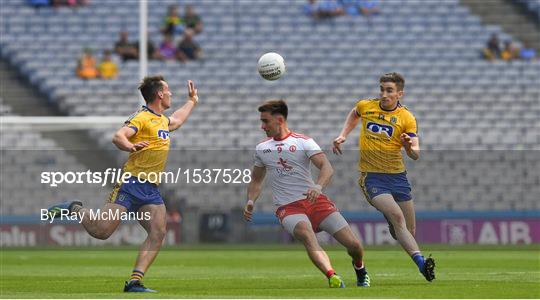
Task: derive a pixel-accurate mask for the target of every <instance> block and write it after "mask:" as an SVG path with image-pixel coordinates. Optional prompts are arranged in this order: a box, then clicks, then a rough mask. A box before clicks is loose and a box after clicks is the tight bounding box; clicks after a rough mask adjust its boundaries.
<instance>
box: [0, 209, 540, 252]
mask: <svg viewBox="0 0 540 300" xmlns="http://www.w3.org/2000/svg"><path fill="white" fill-rule="evenodd" d="M238 213H239V211H234V212H231V213H223V212H216V213H203V214H200V215H198V216H197V217H195V218H189V217H187V216H188V215H185V216H186V217H187V218H185V219H182V220H181V221H170V222H168V226H167V228H168V229H167V235H166V239H165V245H179V244H184V243H189V244H190V243H205V242H210V243H246V242H253V243H291V242H293V239H292V238H291V237H290V236H289V235H288V234H287V233H285V232H284V231H283V230H282V229H281V226H280V225H279V224H278V223H277V220H276V218H275V217H274V216H273V215H271V214H256V215H255V216H254V222H253V223H252V224H247V223H245V222H243V221H241V218H239V217H238ZM343 215H344V216H345V217H346V219H347V220H349V223H350V224H351V227H352V229H353V231H354V232H355V233H356V234H357V235H358V236H359V237H360V238H361V239H362V241H363V243H364V244H365V245H394V244H396V241H395V240H394V239H393V238H392V237H391V235H390V233H389V231H388V224H387V223H386V221H385V220H384V218H382V217H381V216H380V215H378V214H377V213H354V212H343ZM37 220H39V217H38V216H25V217H22V216H17V217H3V218H2V221H1V223H0V231H1V235H0V236H1V238H0V245H1V246H2V247H34V246H104V245H137V244H140V243H141V242H142V241H143V240H144V239H145V237H146V235H145V233H144V230H143V229H142V228H141V227H140V226H138V225H137V224H136V222H127V223H125V224H123V225H121V226H120V228H119V230H118V231H117V232H116V233H115V234H113V235H112V236H111V237H110V238H109V239H107V240H105V241H101V240H97V239H94V238H92V237H91V236H89V235H88V234H87V233H86V232H85V231H84V229H83V228H82V227H81V225H80V224H78V223H77V221H71V222H67V221H66V222H61V223H55V224H50V223H48V222H42V221H37ZM416 236H417V240H418V242H419V243H430V244H449V245H458V244H478V245H517V244H526V245H527V244H540V211H528V212H516V211H492V212H472V211H465V212H419V213H418V219H417V227H416ZM318 238H319V240H320V241H321V242H322V243H325V244H335V243H336V242H335V240H334V239H333V238H332V237H331V236H329V235H328V234H326V233H324V232H322V233H319V234H318Z"/></svg>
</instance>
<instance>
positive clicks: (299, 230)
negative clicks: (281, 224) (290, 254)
mask: <svg viewBox="0 0 540 300" xmlns="http://www.w3.org/2000/svg"><path fill="white" fill-rule="evenodd" d="M312 235H313V234H312V231H311V229H310V228H308V227H307V226H306V225H305V224H303V223H298V224H297V225H296V227H295V228H294V236H295V237H296V238H297V239H298V240H300V241H301V242H305V241H309V240H310V238H311V236H312Z"/></svg>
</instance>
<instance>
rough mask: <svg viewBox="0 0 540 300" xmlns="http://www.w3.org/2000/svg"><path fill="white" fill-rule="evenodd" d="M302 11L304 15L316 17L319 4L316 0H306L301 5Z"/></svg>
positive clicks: (317, 16)
mask: <svg viewBox="0 0 540 300" xmlns="http://www.w3.org/2000/svg"><path fill="white" fill-rule="evenodd" d="M303 12H304V14H305V15H306V16H309V17H312V18H314V19H318V18H319V5H318V4H317V0H308V3H306V4H305V5H304V7H303Z"/></svg>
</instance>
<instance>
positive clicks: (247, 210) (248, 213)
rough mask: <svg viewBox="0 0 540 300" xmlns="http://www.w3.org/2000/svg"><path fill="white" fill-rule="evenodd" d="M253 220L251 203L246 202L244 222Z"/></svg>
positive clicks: (249, 201)
mask: <svg viewBox="0 0 540 300" xmlns="http://www.w3.org/2000/svg"><path fill="white" fill-rule="evenodd" d="M252 218H253V201H251V200H248V202H247V203H246V206H245V207H244V220H246V221H248V222H251V220H252Z"/></svg>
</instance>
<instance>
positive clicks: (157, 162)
mask: <svg viewBox="0 0 540 300" xmlns="http://www.w3.org/2000/svg"><path fill="white" fill-rule="evenodd" d="M139 90H140V91H141V94H142V96H143V98H144V100H145V102H146V105H144V106H143V107H142V108H141V109H140V110H139V111H137V112H136V113H135V114H133V115H132V116H131V117H130V118H129V119H128V120H127V121H126V122H125V124H124V126H123V127H122V128H120V129H119V130H118V131H117V132H116V134H115V135H114V137H113V140H112V142H113V143H114V144H115V145H116V147H118V148H119V149H120V150H123V151H126V152H129V153H130V154H129V158H128V160H127V162H126V163H125V165H124V169H123V171H124V173H127V172H129V173H130V174H131V175H132V177H130V178H128V179H127V181H122V182H121V183H118V184H117V185H116V186H115V187H114V189H113V191H112V193H111V195H110V197H109V201H108V203H106V204H105V205H104V206H103V207H102V209H101V211H102V212H104V211H106V212H109V216H118V215H120V214H122V213H126V212H136V213H137V215H139V214H140V215H142V216H144V217H141V218H139V219H138V221H139V223H140V224H141V225H142V227H143V228H144V229H145V230H146V232H147V233H148V236H147V238H146V240H145V241H144V242H143V244H142V246H141V248H140V250H139V255H138V256H137V260H136V262H135V267H134V269H133V272H132V274H131V277H130V280H129V281H127V282H126V284H125V286H124V292H155V291H154V290H151V289H149V288H146V287H144V285H143V284H142V278H143V276H144V272H146V270H147V269H148V268H149V267H150V264H152V262H153V261H154V259H155V258H156V256H157V254H158V252H159V249H160V247H161V244H162V243H163V239H164V237H165V233H166V226H167V223H166V211H165V204H164V203H163V199H162V197H161V194H160V192H159V189H158V184H159V182H151V180H152V178H150V176H148V177H147V176H146V175H148V174H150V173H155V174H158V173H160V172H162V171H163V169H164V168H165V162H166V160H167V153H168V151H169V143H170V140H169V132H171V131H174V130H176V129H178V128H179V127H180V126H181V125H182V124H183V123H184V122H185V121H186V120H187V118H188V117H189V115H190V114H191V112H192V110H193V108H194V107H195V106H196V105H197V103H198V101H199V97H198V94H197V89H196V88H195V85H194V84H193V82H192V81H191V80H189V81H188V94H189V97H188V100H187V102H186V103H185V104H184V105H183V106H182V107H181V108H180V109H178V110H176V111H175V112H174V113H173V114H172V115H170V116H169V117H167V116H165V115H163V112H164V111H165V110H166V109H168V108H170V107H171V96H172V93H171V91H170V90H169V85H168V84H167V82H166V81H165V80H164V79H163V77H162V76H153V77H145V78H144V79H143V81H142V83H141V84H140V86H139ZM158 177H159V176H158ZM60 209H69V212H70V213H71V212H75V213H78V214H79V216H82V217H81V223H82V224H83V226H84V228H85V229H86V231H87V232H88V233H89V234H90V235H91V236H93V237H95V238H98V239H102V240H105V239H107V238H109V236H111V234H112V233H113V232H114V231H115V230H116V228H117V227H118V225H119V224H120V221H121V218H118V217H116V218H108V219H104V218H102V219H92V218H90V217H88V216H89V215H90V212H89V209H88V208H83V207H82V203H81V202H78V201H75V202H71V203H69V204H59V205H56V206H53V207H51V208H50V209H49V212H50V213H52V215H53V216H54V215H55V212H56V211H58V210H60ZM84 216H86V217H84Z"/></svg>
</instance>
